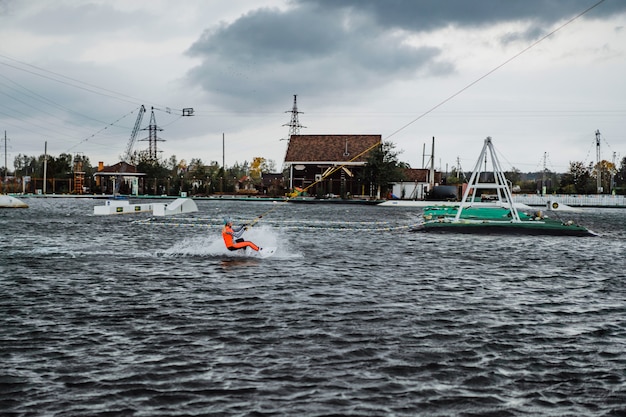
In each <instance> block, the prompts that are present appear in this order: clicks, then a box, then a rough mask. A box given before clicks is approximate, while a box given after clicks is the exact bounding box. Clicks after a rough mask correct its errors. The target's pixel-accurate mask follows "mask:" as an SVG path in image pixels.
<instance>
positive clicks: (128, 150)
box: [122, 104, 146, 164]
mask: <svg viewBox="0 0 626 417" xmlns="http://www.w3.org/2000/svg"><path fill="white" fill-rule="evenodd" d="M145 112H146V108H145V107H144V105H143V104H142V105H141V107H139V113H138V114H137V120H136V121H135V127H134V128H133V131H132V133H131V134H130V139H129V140H128V144H127V145H126V151H125V152H124V157H123V158H122V162H126V163H127V164H130V159H131V156H132V152H133V146H135V141H136V139H137V133H138V132H139V130H140V129H139V126H141V121H142V120H143V115H144V113H145Z"/></svg>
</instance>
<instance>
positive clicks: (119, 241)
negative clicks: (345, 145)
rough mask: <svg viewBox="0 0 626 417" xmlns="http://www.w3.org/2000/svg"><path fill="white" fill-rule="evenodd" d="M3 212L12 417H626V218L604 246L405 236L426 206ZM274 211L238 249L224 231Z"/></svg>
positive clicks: (4, 336) (4, 352) (594, 225)
mask: <svg viewBox="0 0 626 417" xmlns="http://www.w3.org/2000/svg"><path fill="white" fill-rule="evenodd" d="M24 201H25V202H27V203H28V204H29V205H30V208H28V209H10V210H2V211H0V227H1V229H2V232H1V233H0V246H1V250H0V323H1V329H0V330H1V333H0V361H1V362H0V363H1V368H0V414H1V415H3V416H40V415H41V416H179V415H185V416H204V415H207V416H210V415H216V416H218V415H219V416H222V415H236V416H264V415H267V416H270V415H275V416H278V415H286V416H287V415H288V416H330V415H352V416H405V415H406V416H415V415H427V416H621V415H625V414H626V371H625V370H626V281H625V280H626V261H625V254H626V210H620V209H602V210H598V209H587V210H585V211H584V212H583V213H577V214H574V215H568V214H565V213H563V214H560V216H561V217H564V218H574V219H575V220H577V221H579V222H580V223H582V224H583V225H585V226H588V227H589V228H590V229H592V230H594V231H595V232H597V233H599V235H600V236H598V237H591V238H589V237H585V238H571V237H527V236H500V237H498V236H467V235H462V236H461V235H450V234H432V235H431V234H424V233H412V232H410V231H409V230H408V229H409V227H410V226H411V225H413V224H414V223H415V221H416V217H417V215H418V214H419V212H420V210H419V209H403V208H397V207H391V208H384V207H374V206H352V205H349V206H348V205H298V204H292V203H288V204H285V203H262V202H258V203H257V202H244V203H242V202H232V201H230V202H228V201H199V202H198V207H199V211H198V212H197V213H192V214H189V215H184V216H181V217H175V218H173V217H172V218H159V219H151V218H150V217H149V216H148V215H144V214H136V215H124V216H93V214H92V213H93V206H94V205H100V204H103V201H102V200H90V199H53V198H30V199H24ZM263 213H265V215H264V216H263V218H261V219H260V221H259V222H258V223H257V224H256V225H255V227H254V228H252V229H251V230H250V231H249V232H248V234H247V238H249V239H250V240H253V241H255V242H256V243H258V244H259V245H260V246H277V247H278V251H277V253H276V255H275V256H273V257H271V258H269V259H265V260H259V259H248V258H244V257H240V256H236V255H234V254H232V253H228V252H227V251H226V250H225V249H224V247H223V243H222V242H221V237H220V227H221V225H220V221H221V218H222V217H223V216H224V215H230V216H232V217H233V218H234V219H235V222H236V223H241V222H246V221H250V220H253V219H254V218H255V217H256V216H258V215H260V214H263Z"/></svg>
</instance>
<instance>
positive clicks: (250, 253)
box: [245, 246, 276, 259]
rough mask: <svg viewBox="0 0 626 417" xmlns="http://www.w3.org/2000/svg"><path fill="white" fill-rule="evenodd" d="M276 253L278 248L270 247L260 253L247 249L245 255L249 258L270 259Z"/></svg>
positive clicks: (261, 249) (262, 249)
mask: <svg viewBox="0 0 626 417" xmlns="http://www.w3.org/2000/svg"><path fill="white" fill-rule="evenodd" d="M275 253H276V247H273V246H268V247H263V248H260V249H259V250H258V251H255V250H252V249H249V248H248V249H246V251H245V255H246V256H247V257H249V258H261V259H263V258H269V257H270V256H272V255H273V254H275Z"/></svg>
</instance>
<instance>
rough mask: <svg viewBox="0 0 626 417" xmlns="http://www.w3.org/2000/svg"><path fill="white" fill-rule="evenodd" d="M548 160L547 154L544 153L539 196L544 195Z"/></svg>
mask: <svg viewBox="0 0 626 417" xmlns="http://www.w3.org/2000/svg"><path fill="white" fill-rule="evenodd" d="M547 159H548V153H547V152H544V153H543V171H542V172H541V195H546V189H547V187H546V171H547V169H548V168H547V167H546V160H547Z"/></svg>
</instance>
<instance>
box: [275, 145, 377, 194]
mask: <svg viewBox="0 0 626 417" xmlns="http://www.w3.org/2000/svg"><path fill="white" fill-rule="evenodd" d="M380 144H382V142H381V135H292V136H291V137H290V138H289V145H288V147H287V154H286V155H285V166H286V167H287V168H288V170H289V188H290V189H292V190H293V189H296V188H299V189H303V190H306V191H307V193H308V194H311V195H315V196H318V197H329V196H342V197H346V196H355V195H361V196H364V195H371V193H372V190H370V189H369V183H367V182H366V181H365V180H364V179H363V175H362V174H363V169H364V167H365V165H366V164H367V157H368V155H369V152H370V151H372V150H373V149H375V148H376V146H377V145H380Z"/></svg>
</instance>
